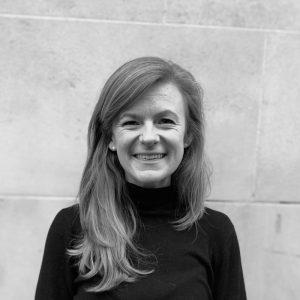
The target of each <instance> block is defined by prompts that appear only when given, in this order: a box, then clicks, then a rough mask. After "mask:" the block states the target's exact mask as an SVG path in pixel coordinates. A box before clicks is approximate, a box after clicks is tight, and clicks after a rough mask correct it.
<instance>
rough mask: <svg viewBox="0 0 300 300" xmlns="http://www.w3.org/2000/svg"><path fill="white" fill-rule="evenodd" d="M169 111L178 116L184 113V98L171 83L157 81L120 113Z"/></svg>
mask: <svg viewBox="0 0 300 300" xmlns="http://www.w3.org/2000/svg"><path fill="white" fill-rule="evenodd" d="M162 111H170V112H173V113H175V114H177V115H178V116H179V117H183V116H184V115H185V99H184V97H183V96H182V93H181V92H180V91H179V89H178V88H177V87H176V85H174V84H173V83H159V84H156V85H154V86H153V87H151V88H150V89H148V90H147V91H146V92H145V93H144V94H143V95H142V96H140V97H139V98H138V99H137V100H136V101H135V103H134V104H133V105H132V106H130V107H129V108H128V109H127V110H126V111H125V112H123V113H122V114H121V117H122V116H123V115H124V114H128V113H129V114H131V113H132V114H138V115H149V114H150V115H152V114H156V113H160V112H162Z"/></svg>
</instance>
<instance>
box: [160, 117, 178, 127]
mask: <svg viewBox="0 0 300 300" xmlns="http://www.w3.org/2000/svg"><path fill="white" fill-rule="evenodd" d="M159 123H160V124H170V125H174V124H175V122H174V121H173V120H172V119H168V118H163V119H160V120H159Z"/></svg>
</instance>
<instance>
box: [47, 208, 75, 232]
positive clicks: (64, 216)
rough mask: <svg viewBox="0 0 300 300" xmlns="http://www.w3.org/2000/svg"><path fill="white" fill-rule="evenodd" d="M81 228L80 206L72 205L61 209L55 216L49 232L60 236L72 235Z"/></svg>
mask: <svg viewBox="0 0 300 300" xmlns="http://www.w3.org/2000/svg"><path fill="white" fill-rule="evenodd" d="M79 230H80V219H79V206H78V204H74V205H72V206H69V207H66V208H63V209H61V210H60V211H59V212H58V213H57V214H56V216H55V218H54V220H53V222H52V224H51V227H50V231H49V233H50V234H52V235H59V236H71V235H73V234H76V233H78V232H79Z"/></svg>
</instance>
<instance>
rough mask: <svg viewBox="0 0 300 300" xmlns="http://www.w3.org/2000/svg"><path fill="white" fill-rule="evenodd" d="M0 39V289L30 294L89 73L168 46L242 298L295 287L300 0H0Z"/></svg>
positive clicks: (271, 299)
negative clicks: (242, 285)
mask: <svg viewBox="0 0 300 300" xmlns="http://www.w3.org/2000/svg"><path fill="white" fill-rule="evenodd" d="M0 45H1V46H0V86H1V88H0V107H1V109H0V126H1V127H0V130H1V134H0V149H1V150H0V151H1V155H0V166H1V168H0V241H1V244H0V257H1V259H0V295H1V298H2V299H12V300H15V299H24V300H29V299H33V295H34V290H35V286H36V281H37V277H38V272H39V268H40V263H41V258H42V253H43V247H44V242H45V237H46V233H47V231H48V228H49V225H50V223H51V221H52V219H53V217H54V215H55V214H56V213H57V211H58V210H59V209H60V208H62V207H65V206H67V205H68V204H70V203H72V201H73V200H74V195H75V194H76V192H77V188H78V184H79V180H80V176H81V172H82V168H83V164H84V161H85V155H86V131H87V124H88V121H89V118H90V115H91V112H92V109H93V107H94V104H95V102H96V101H97V97H98V94H99V91H100V89H101V86H102V85H103V83H104V81H105V80H106V79H107V77H108V75H109V74H110V73H111V72H112V71H114V69H115V68H117V67H118V66H119V65H121V64H122V63H123V62H125V61H127V60H129V59H131V58H135V57H138V56H144V55H158V56H162V57H165V58H170V59H173V60H175V61H176V62H178V63H179V64H182V65H183V66H185V67H186V68H187V69H190V70H191V72H192V73H194V74H195V76H196V77H197V79H198V80H199V81H200V82H201V83H202V85H203V88H204V91H205V109H206V116H207V151H208V154H209V156H210V158H211V161H212V163H213V165H214V177H213V190H212V194H211V197H210V200H209V202H208V205H209V206H211V207H213V208H216V209H219V210H221V211H224V212H226V213H227V214H228V215H229V216H230V217H231V219H232V220H233V222H234V224H235V226H236V230H237V233H238V237H239V240H240V245H241V253H242V259H243V267H244V272H245V280H246V287H247V293H248V298H249V299H250V300H283V299H288V300H293V299H296V298H297V297H299V295H300V285H299V282H300V259H299V257H300V239H299V232H300V220H299V218H298V216H299V214H300V205H299V203H300V196H299V194H300V184H299V179H300V178H299V177H300V118H299V115H300V99H299V96H300V84H299V83H300V54H299V53H300V2H299V1H297V0H286V1H284V0H282V1H279V0H277V1H274V0H261V1H258V0H257V1H255V0H254V1H247V0H240V1H233V0H227V1H222V0H214V1H213V0H189V1H182V0H181V1H180V0H172V1H171V0H164V1H163V0H151V1H146V0H145V1H141V0H140V1H139V0H132V1H129V0H128V1H122V0H102V1H100V0H90V1H83V0H78V1H75V0H73V1H72V0H54V1H46V0H39V1H29V0H27V1H26V0H22V1H21V0H15V1H9V0H2V1H1V3H0Z"/></svg>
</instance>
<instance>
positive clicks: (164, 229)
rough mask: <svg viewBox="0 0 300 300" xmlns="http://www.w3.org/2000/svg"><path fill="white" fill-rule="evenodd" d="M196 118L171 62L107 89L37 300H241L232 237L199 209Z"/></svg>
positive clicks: (143, 66)
mask: <svg viewBox="0 0 300 300" xmlns="http://www.w3.org/2000/svg"><path fill="white" fill-rule="evenodd" d="M202 110H203V108H202V94H201V89H200V87H199V85H198V84H197V83H196V81H195V79H194V77H193V76H192V75H191V74H190V73H189V72H188V71H186V70H184V69H183V68H181V67H180V66H178V65H177V64H175V63H172V62H170V61H165V60H163V59H160V58H156V57H142V58H138V59H135V60H132V61H130V62H128V63H126V64H124V65H123V66H121V67H120V68H119V69H118V70H117V71H116V72H115V73H114V74H113V75H112V76H111V77H110V78H109V79H108V81H107V82H106V84H105V86H104V88H103V90H102V93H101V96H100V99H99V101H98V103H97V104H96V107H95V110H94V113H93V116H92V119H91V121H90V124H89V131H88V157H87V162H86V166H85V169H84V172H83V176H82V180H81V184H80V190H79V195H78V196H79V197H78V198H79V205H74V206H72V207H69V208H66V209H63V210H61V211H60V212H59V213H58V214H57V216H56V217H55V219H54V221H53V223H52V225H51V228H50V230H49V233H48V237H47V242H46V246H45V253H44V258H43V262H42V267H41V271H40V276H39V280H38V285H37V290H36V298H35V299H36V300H40V299H41V300H42V299H43V300H44V299H77V300H79V299H85V300H88V299H122V300H123V299H143V300H145V299H172V300H176V299H202V300H205V299H215V300H220V299H224V300H225V299H226V300H234V299H246V295H245V288H244V281H243V273H242V267H241V261H240V253H239V245H238V241H237V237H236V233H235V230H234V227H233V225H232V223H231V222H230V220H229V218H228V217H227V216H226V215H224V214H222V213H220V212H217V211H214V210H211V209H208V208H205V207H204V198H205V195H206V190H207V187H208V171H207V166H206V164H205V159H204V151H203V148H204V127H203V122H204V119H203V111H202Z"/></svg>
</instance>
